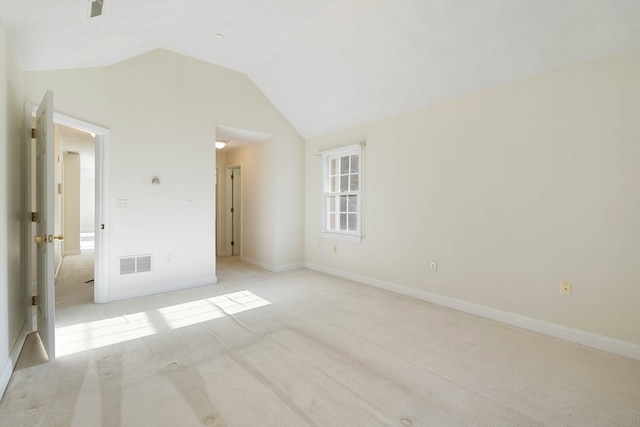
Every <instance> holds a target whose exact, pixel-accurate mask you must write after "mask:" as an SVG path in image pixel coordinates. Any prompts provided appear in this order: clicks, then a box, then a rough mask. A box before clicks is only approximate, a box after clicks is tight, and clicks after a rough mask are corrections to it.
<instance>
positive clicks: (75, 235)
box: [62, 153, 80, 255]
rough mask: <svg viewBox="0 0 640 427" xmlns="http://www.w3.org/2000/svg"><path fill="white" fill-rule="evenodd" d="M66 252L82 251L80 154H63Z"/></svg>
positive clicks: (70, 253)
mask: <svg viewBox="0 0 640 427" xmlns="http://www.w3.org/2000/svg"><path fill="white" fill-rule="evenodd" d="M62 164H63V175H62V185H63V187H62V188H63V189H62V201H63V211H64V215H63V217H64V222H63V230H64V254H65V255H73V254H79V253H80V155H79V154H78V153H64V154H63V162H62Z"/></svg>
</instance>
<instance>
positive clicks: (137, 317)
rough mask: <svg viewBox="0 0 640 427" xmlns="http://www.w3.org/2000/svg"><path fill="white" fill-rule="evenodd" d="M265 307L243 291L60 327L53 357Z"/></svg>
mask: <svg viewBox="0 0 640 427" xmlns="http://www.w3.org/2000/svg"><path fill="white" fill-rule="evenodd" d="M269 304H271V302H270V301H268V300H266V299H264V298H262V297H259V296H258V295H256V294H254V293H253V292H251V291H246V290H245V291H239V292H233V293H229V294H225V295H220V296H217V297H212V298H205V299H201V300H197V301H190V302H186V303H182V304H175V305H171V306H168V307H162V308H158V309H153V310H149V311H146V312H140V313H134V314H127V315H123V316H118V317H113V318H109V319H101V320H95V321H92V322H84V323H78V324H75V325H69V326H63V327H60V328H56V356H57V357H61V356H66V355H69V354H74V353H79V352H81V351H86V350H92V349H96V348H101V347H106V346H109V345H113V344H117V343H121V342H125V341H131V340H135V339H138V338H143V337H147V336H150V335H154V334H156V333H158V332H159V331H162V330H168V329H178V328H183V327H186V326H191V325H196V324H198V323H203V322H208V321H210V320H214V319H219V318H221V317H225V316H231V315H234V314H236V313H241V312H243V311H247V310H252V309H254V308H258V307H264V306H266V305H269Z"/></svg>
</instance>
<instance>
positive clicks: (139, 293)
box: [104, 276, 218, 302]
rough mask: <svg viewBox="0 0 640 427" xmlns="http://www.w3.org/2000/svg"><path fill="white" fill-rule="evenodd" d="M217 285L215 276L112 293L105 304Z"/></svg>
mask: <svg viewBox="0 0 640 427" xmlns="http://www.w3.org/2000/svg"><path fill="white" fill-rule="evenodd" d="M216 283H218V278H217V277H216V276H213V277H209V278H206V279H200V280H189V281H186V282H180V283H167V284H164V285H160V286H154V287H146V288H139V289H128V290H124V291H111V292H110V293H109V296H108V298H107V301H104V302H112V301H120V300H125V299H130V298H138V297H146V296H150V295H158V294H164V293H167V292H174V291H181V290H183V289H189V288H198V287H200V286H208V285H215V284H216Z"/></svg>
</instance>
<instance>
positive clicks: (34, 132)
mask: <svg viewBox="0 0 640 427" xmlns="http://www.w3.org/2000/svg"><path fill="white" fill-rule="evenodd" d="M31 138H33V139H36V129H35V128H31Z"/></svg>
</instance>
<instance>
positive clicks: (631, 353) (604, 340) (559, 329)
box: [304, 262, 640, 360]
mask: <svg viewBox="0 0 640 427" xmlns="http://www.w3.org/2000/svg"><path fill="white" fill-rule="evenodd" d="M304 265H305V267H306V268H308V269H310V270H316V271H320V272H322V273H326V274H331V275H333V276H338V277H342V278H343V279H348V280H353V281H354V282H358V283H362V284H364V285H369V286H374V287H376V288H380V289H384V290H386V291H391V292H395V293H398V294H401V295H406V296H409V297H412V298H416V299H419V300H422V301H427V302H430V303H433V304H437V305H441V306H444V307H449V308H452V309H454V310H458V311H462V312H465V313H469V314H473V315H476V316H479V317H484V318H486V319H491V320H495V321H498V322H502V323H506V324H508V325H512V326H516V327H518V328H522V329H527V330H530V331H533V332H538V333H541V334H544V335H549V336H552V337H554V338H560V339H563V340H565V341H570V342H573V343H577V344H581V345H584V346H587V347H591V348H595V349H598V350H603V351H608V352H610V353H615V354H619V355H621V356H625V357H629V358H631V359H635V360H640V345H638V344H634V343H631V342H627V341H621V340H617V339H614V338H609V337H605V336H602V335H597V334H593V333H591V332H587V331H583V330H580V329H574V328H569V327H566V326H562V325H558V324H556V323H551V322H546V321H544V320H538V319H532V318H530V317H526V316H521V315H519V314H515V313H509V312H507V311H502V310H497V309H495V308H491V307H485V306H482V305H478V304H473V303H470V302H466V301H462V300H458V299H455V298H449V297H445V296H442V295H437V294H432V293H430V292H425V291H421V290H419V289H413V288H409V287H406V286H402V285H398V284H396V283H391V282H386V281H383V280H378V279H373V278H370V277H366V276H361V275H359V274H355V273H350V272H347V271H342V270H337V269H335V268H331V267H326V266H323V265H319V264H314V263H310V262H305V263H304Z"/></svg>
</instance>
